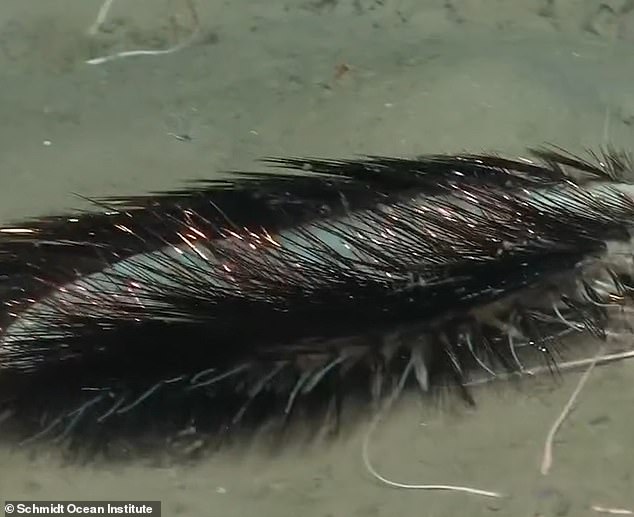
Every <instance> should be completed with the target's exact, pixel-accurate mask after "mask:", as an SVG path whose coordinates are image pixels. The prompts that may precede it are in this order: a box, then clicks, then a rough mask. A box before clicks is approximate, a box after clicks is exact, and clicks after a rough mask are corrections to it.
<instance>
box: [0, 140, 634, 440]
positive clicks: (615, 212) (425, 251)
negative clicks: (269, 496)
mask: <svg viewBox="0 0 634 517" xmlns="http://www.w3.org/2000/svg"><path fill="white" fill-rule="evenodd" d="M595 158H596V160H595V163H590V162H585V161H582V160H580V159H578V158H576V157H573V156H569V155H567V154H564V153H560V152H553V151H534V152H533V160H532V161H529V160H508V159H503V158H499V157H494V156H432V157H419V158H416V159H411V160H406V159H395V158H383V157H371V158H368V159H364V160H357V161H324V160H310V159H306V160H304V159H275V160H270V163H271V164H272V165H275V166H277V167H282V168H288V169H291V170H293V171H295V172H300V174H282V173H273V172H267V173H248V174H247V173H236V174H234V175H233V176H232V179H230V180H224V181H209V182H199V183H197V184H195V185H194V186H193V187H192V188H191V189H189V190H183V191H175V192H168V193H161V194H154V195H150V196H146V197H137V198H125V199H108V200H102V201H99V202H98V205H99V206H101V207H103V208H104V210H102V211H100V212H97V213H86V214H77V215H72V216H65V217H51V218H45V219H40V220H34V221H29V222H26V223H22V224H19V225H14V226H11V227H5V228H2V229H0V300H1V301H2V303H3V310H2V313H0V326H1V328H2V333H1V334H0V403H2V404H3V406H2V408H1V409H2V411H3V413H2V414H3V422H2V423H0V430H1V429H2V428H3V427H4V428H5V429H6V430H7V432H8V433H9V434H15V435H16V436H18V437H19V438H24V439H26V440H27V441H34V440H37V439H53V440H57V441H64V440H67V439H68V440H70V441H71V443H82V442H83V441H84V439H87V438H91V439H93V442H94V443H99V444H100V446H105V447H106V448H107V447H108V444H111V443H113V442H114V441H116V440H117V439H119V438H124V439H133V438H138V439H140V440H141V441H142V442H143V441H145V442H148V441H152V439H155V438H156V439H158V440H159V442H158V443H159V444H164V443H165V442H164V439H165V438H166V437H167V438H173V437H176V436H179V434H182V433H183V431H184V430H190V431H192V432H193V434H195V435H196V436H197V437H200V436H203V437H204V436H216V435H217V433H218V432H219V431H222V432H224V433H225V434H226V433H228V432H233V431H235V432H237V431H238V430H240V429H246V430H251V429H253V428H254V426H258V425H260V424H262V423H264V422H267V421H276V420H280V421H287V420H288V419H289V418H290V417H291V416H292V415H295V414H296V413H298V412H302V413H307V414H309V415H311V416H314V415H315V413H316V414H320V413H321V414H322V415H332V416H334V418H335V419H337V418H338V417H339V416H340V415H341V412H342V404H343V403H344V402H345V401H348V403H349V404H355V405H357V404H363V403H367V402H374V403H375V404H376V403H378V402H380V401H381V400H382V399H384V398H385V397H387V396H391V395H393V394H394V393H395V391H396V392H400V391H401V390H402V389H404V388H405V387H408V386H414V387H416V388H417V389H421V390H422V391H423V392H429V391H432V390H433V389H434V388H436V387H439V386H446V385H455V386H457V387H458V388H459V389H460V390H461V393H462V394H463V396H464V397H465V398H466V399H467V400H469V401H471V395H470V392H469V386H470V385H471V384H473V383H476V382H482V380H483V379H487V378H495V377H496V376H499V375H501V374H505V375H508V374H512V373H522V372H524V371H525V370H526V369H527V368H530V367H531V366H534V365H535V364H537V363H538V362H540V361H541V362H543V361H544V360H546V362H547V364H550V365H551V366H552V367H553V368H556V360H555V359H556V356H557V355H558V354H561V353H567V354H571V355H572V356H574V357H579V356H583V355H584V354H586V355H587V354H592V353H594V352H593V351H592V349H590V350H588V349H587V348H584V346H583V343H584V342H585V341H583V340H580V337H581V336H582V335H584V334H586V335H590V336H592V337H594V338H596V339H595V343H596V342H598V341H604V342H605V341H606V340H607V341H608V343H610V346H613V347H620V346H627V344H625V345H624V344H623V343H622V342H616V343H613V340H611V339H609V338H610V337H611V336H612V335H614V334H618V333H619V332H621V330H620V329H621V328H622V327H623V326H625V325H626V324H627V320H628V311H630V310H631V309H630V308H629V305H630V301H631V298H632V295H633V293H634V277H633V276H632V272H633V270H632V268H633V260H632V252H631V244H630V243H631V228H632V225H633V224H634V187H632V186H631V182H630V178H629V177H628V176H629V174H630V173H631V171H632V168H631V167H630V162H629V160H628V159H627V157H625V156H624V155H619V154H616V153H607V154H605V156H603V157H601V158H598V157H595ZM563 345H567V346H565V347H563ZM104 444H105V445H104Z"/></svg>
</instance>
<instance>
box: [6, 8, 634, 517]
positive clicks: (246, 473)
mask: <svg viewBox="0 0 634 517" xmlns="http://www.w3.org/2000/svg"><path fill="white" fill-rule="evenodd" d="M100 3H101V2H100V0H46V1H43V0H39V1H38V0H2V2H1V3H0V120H1V121H2V123H1V124H0V200H1V202H0V220H2V221H4V222H6V221H9V220H12V219H19V218H20V217H24V216H31V215H44V214H47V213H50V212H56V211H60V210H62V209H67V208H71V207H83V205H82V203H81V200H80V199H79V198H77V197H75V196H73V193H77V194H81V195H84V196H99V195H110V194H132V193H142V192H145V191H147V190H155V189H159V188H166V187H175V186H178V185H179V182H180V181H182V180H185V179H190V178H203V177H209V176H210V175H213V174H214V173H215V171H219V170H226V169H235V168H240V167H251V168H252V167H255V162H254V160H255V159H256V158H258V157H261V156H263V155H285V154H291V155H321V156H329V157H350V156H353V155H355V154H357V153H370V154H383V153H386V154H396V155H411V154H418V153H425V152H459V151H463V150H468V151H486V150H495V151H502V152H506V153H510V154H518V153H522V152H523V150H524V148H525V147H526V146H528V145H540V144H543V143H546V142H552V143H555V144H558V145H561V146H564V147H567V148H569V149H571V150H573V151H579V150H582V149H583V148H584V147H592V148H595V149H596V148H597V146H599V145H601V144H604V143H608V142H609V143H611V144H614V145H616V146H619V147H624V148H628V147H631V144H632V137H633V136H634V88H633V85H634V12H630V11H631V10H632V5H631V4H632V2H631V1H626V0H621V1H620V0H614V1H609V0H606V1H598V0H597V1H593V0H585V1H584V0H576V1H575V0H551V1H536V2H526V1H520V0H515V1H510V0H506V1H494V0H446V1H440V0H434V1H432V0H402V1H398V0H393V1H391V0H383V1H379V0H313V1H311V0H286V1H279V0H268V1H267V2H254V1H248V0H231V1H226V2H220V1H215V0H208V1H203V0H196V7H197V13H198V18H199V24H200V37H199V38H198V39H197V40H196V41H195V42H194V43H193V44H192V45H191V46H190V47H188V48H186V49H183V50H181V51H180V52H177V53H174V54H171V55H162V56H147V57H138V58H130V59H122V60H117V61H114V62H110V63H106V64H101V65H93V66H91V65H89V64H86V63H85V60H86V59H89V58H92V57H96V56H100V55H103V54H108V53H111V52H117V51H124V50H130V49H135V48H144V47H145V48H150V49H152V48H154V49H157V48H164V47H166V46H169V45H170V44H172V43H173V40H174V38H177V37H184V36H185V30H186V29H187V26H188V24H189V25H190V26H191V20H188V14H189V11H188V9H187V2H184V1H180V0H178V1H177V0H171V1H167V0H118V1H117V2H115V3H114V5H113V9H112V11H111V13H110V16H109V18H108V19H107V21H106V23H105V24H104V25H103V26H102V28H101V30H100V31H99V33H98V34H96V35H93V36H89V35H87V30H88V28H89V27H90V26H91V24H92V23H93V21H94V19H95V16H96V13H97V11H98V9H99V6H100ZM170 20H172V21H175V22H176V24H177V25H179V26H180V28H181V30H180V32H179V31H178V30H174V24H173V23H171V22H170ZM342 65H345V67H342ZM344 68H346V71H344V73H339V72H341V71H343V70H344ZM175 134H186V135H188V136H189V137H191V139H190V140H188V141H182V140H179V139H177V138H175V137H174V135H175ZM578 375H579V374H571V375H569V376H566V377H564V379H563V381H562V382H556V381H555V380H553V379H550V378H548V379H542V380H537V381H535V382H531V383H527V384H526V385H525V386H524V387H523V389H522V390H520V391H518V390H512V389H505V388H504V386H496V387H495V388H493V387H489V388H486V389H481V390H478V391H476V393H475V395H476V397H477V400H478V403H479V406H478V408H477V410H475V411H470V410H469V411H468V410H466V409H462V406H461V405H460V404H453V403H447V404H444V405H443V408H441V411H432V412H430V411H428V410H424V409H423V408H421V405H420V403H419V402H418V401H404V402H403V403H402V404H401V405H400V406H399V407H398V408H397V409H396V410H395V412H394V414H393V415H392V416H391V417H390V419H389V420H388V421H387V422H386V423H385V424H384V425H383V426H382V427H381V428H380V429H379V430H378V431H377V433H376V437H375V438H374V439H373V441H372V446H371V451H372V452H371V454H372V459H373V461H374V462H375V464H376V466H377V468H378V469H379V470H380V471H381V473H382V474H384V475H385V476H387V477H390V478H392V479H394V480H397V481H401V482H406V483H453V484H467V485H473V486H476V487H480V488H485V489H490V490H499V491H501V492H504V493H507V494H509V495H510V497H509V498H507V499H504V500H494V499H483V498H478V497H474V496H469V495H460V494H451V493H446V492H422V491H414V490H412V491H406V490H396V489H391V488H387V487H385V486H382V485H380V484H379V483H377V482H376V481H375V480H373V479H372V478H371V477H370V476H369V475H368V474H367V473H366V471H365V470H364V467H363V464H362V462H361V439H362V437H363V434H364V428H363V426H362V427H361V428H360V429H359V430H358V432H357V431H355V432H352V433H350V434H349V435H348V436H346V437H345V438H342V439H340V440H338V441H336V442H335V443H334V444H332V445H330V446H324V445H319V446H314V447H310V448H308V450H307V449H305V448H298V447H296V446H290V447H289V449H288V450H286V451H285V452H281V453H280V456H279V457H277V458H275V459H274V460H272V459H270V458H267V457H265V455H263V454H261V453H259V452H258V451H257V448H256V450H253V451H248V453H244V451H243V453H242V454H240V455H238V454H236V453H234V452H226V453H222V454H220V455H216V456H214V457H212V458H210V459H207V460H204V461H203V462H202V463H200V464H197V465H190V466H178V467H175V466H171V467H165V466H162V467H156V466H152V465H145V464H132V465H104V464H91V465H87V466H83V467H77V466H69V465H64V464H63V462H60V461H59V460H57V459H56V458H57V457H56V455H55V454H53V453H51V454H50V455H49V454H46V455H40V456H37V457H35V458H33V457H31V456H30V455H29V454H27V453H26V452H24V451H17V452H16V451H9V450H4V449H2V450H0V499H19V498H26V499H31V498H33V499H35V498H36V499H106V498H107V499H137V500H141V499H160V500H162V502H163V515H167V516H169V515H183V516H209V517H215V516H219V517H224V516H227V517H230V516H236V517H238V516H244V517H250V516H259V517H261V516H271V517H272V516H280V517H284V516H288V517H294V516H300V515H301V516H304V517H313V516H314V517H352V516H359V517H378V516H397V515H398V516H405V515H408V516H409V515H412V516H417V517H441V516H459V515H465V516H474V517H475V516H480V515H491V516H495V515H498V516H518V517H520V516H522V517H524V516H526V517H533V516H538V515H540V516H543V517H548V516H565V515H569V516H584V515H599V514H597V513H595V512H594V511H593V510H592V509H591V506H592V505H595V504H597V505H602V506H612V507H624V508H630V509H631V510H634V445H632V439H631V437H632V429H633V428H634V410H633V408H634V389H633V386H634V362H632V363H620V364H616V365H612V366H609V367H601V368H599V369H597V370H596V371H595V372H594V373H593V375H592V377H591V378H590V380H589V383H588V385H587V386H586V389H585V390H584V392H583V393H582V396H581V399H580V401H579V404H578V405H577V406H576V409H575V411H574V412H573V413H572V415H571V416H570V418H569V419H568V420H567V421H566V423H565V424H564V426H563V427H562V429H561V431H560V433H559V435H558V438H557V441H556V445H555V464H554V467H553V470H552V471H551V473H550V475H549V476H547V477H542V476H541V475H540V474H539V472H538V470H539V463H540V460H541V451H542V447H543V441H544V438H545V436H546V433H547V430H548V428H549V427H550V425H551V424H552V422H553V420H554V419H555V418H556V416H557V415H558V414H559V412H560V411H561V408H562V407H563V405H564V403H565V401H566V399H567V397H568V396H569V394H570V392H571V390H572V389H573V387H574V385H575V383H576V381H577V379H578ZM628 437H629V438H628Z"/></svg>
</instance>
